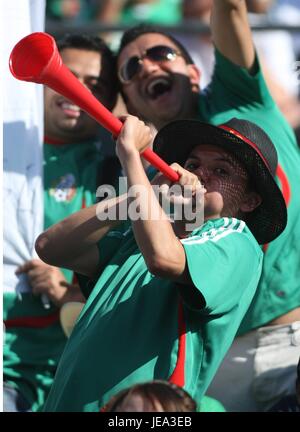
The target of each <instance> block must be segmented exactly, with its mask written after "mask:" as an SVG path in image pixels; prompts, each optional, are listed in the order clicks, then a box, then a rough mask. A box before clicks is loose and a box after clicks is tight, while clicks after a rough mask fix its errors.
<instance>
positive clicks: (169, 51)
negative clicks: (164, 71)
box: [119, 45, 182, 84]
mask: <svg viewBox="0 0 300 432" xmlns="http://www.w3.org/2000/svg"><path fill="white" fill-rule="evenodd" d="M181 55H182V54H181V53H180V52H179V51H178V50H176V49H174V48H171V47H168V46H165V45H156V46H154V47H152V48H149V49H147V50H146V51H145V52H144V53H143V54H142V55H141V56H140V57H138V56H133V57H130V58H129V59H128V60H127V61H126V62H125V63H124V64H123V65H122V66H121V68H120V70H119V79H120V81H121V82H122V83H123V84H124V83H128V82H130V81H131V80H132V79H133V78H134V76H135V75H136V74H137V73H139V72H140V70H141V69H142V64H143V59H144V58H148V59H150V60H152V61H154V62H164V61H174V60H175V59H176V58H177V57H178V56H181Z"/></svg>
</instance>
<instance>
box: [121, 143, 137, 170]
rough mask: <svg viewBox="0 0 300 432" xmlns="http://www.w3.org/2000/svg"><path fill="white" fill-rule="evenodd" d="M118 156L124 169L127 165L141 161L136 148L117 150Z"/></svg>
mask: <svg viewBox="0 0 300 432" xmlns="http://www.w3.org/2000/svg"><path fill="white" fill-rule="evenodd" d="M118 157H119V160H120V162H121V164H122V167H123V168H124V170H126V168H127V167H128V166H129V165H135V164H138V163H141V156H140V153H139V151H138V150H137V149H136V148H130V149H122V151H118Z"/></svg>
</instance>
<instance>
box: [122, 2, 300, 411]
mask: <svg viewBox="0 0 300 432" xmlns="http://www.w3.org/2000/svg"><path fill="white" fill-rule="evenodd" d="M211 32H212V38H213V42H214V45H215V68H214V73H213V77H212V81H211V83H210V84H209V85H208V86H207V87H206V88H205V89H200V92H199V77H200V74H201V71H199V70H198V69H197V67H196V66H195V65H194V64H193V60H192V59H191V58H190V56H189V54H188V53H187V52H186V50H185V49H184V48H183V47H182V45H180V44H179V43H178V42H177V41H176V39H174V38H173V37H172V36H169V35H167V34H166V33H163V32H161V31H158V30H156V29H155V28H149V27H144V28H143V27H139V28H134V29H132V30H129V31H128V32H126V33H125V34H124V36H123V39H122V41H121V46H120V49H119V54H118V60H117V63H118V64H117V67H118V76H119V78H120V81H121V85H122V93H123V95H124V99H125V101H126V104H127V108H128V111H129V112H130V113H132V114H135V115H137V116H139V117H140V118H142V119H144V120H146V121H148V122H152V123H153V124H154V125H155V126H156V128H157V129H158V130H159V129H160V128H161V127H162V126H163V125H165V124H166V123H167V122H169V121H171V120H175V119H180V118H198V119H199V120H202V121H207V122H208V123H211V124H214V125H216V124H220V123H223V122H226V121H228V120H229V119H230V118H232V117H236V118H240V119H246V120H250V121H253V122H254V123H256V124H257V125H259V126H260V127H261V128H263V130H264V131H265V132H266V133H267V134H268V135H269V136H270V138H271V139H272V141H273V143H274V145H275V147H276V150H277V152H278V160H279V163H278V167H277V172H276V175H277V181H278V183H279V185H280V187H281V190H282V192H283V195H284V197H285V201H286V204H287V206H288V224H287V227H286V229H285V231H284V233H283V234H282V235H281V236H280V237H279V238H278V239H276V241H274V242H272V243H270V244H267V245H264V246H263V251H264V262H263V270H262V277H261V279H260V282H259V287H258V290H257V292H256V295H255V299H254V301H253V302H252V304H251V306H250V308H249V310H248V312H247V314H246V316H245V319H244V320H243V322H242V324H241V327H240V329H239V337H237V338H236V339H235V341H234V345H233V347H232V350H230V351H229V352H228V355H227V356H226V359H227V360H228V361H227V362H226V363H223V365H224V366H225V369H224V370H222V369H220V376H219V375H217V376H216V379H215V384H216V385H215V386H214V388H212V389H211V392H209V395H211V396H213V397H216V398H218V399H219V400H221V401H222V403H223V404H224V405H225V408H226V409H227V410H242V411H245V410H246V411H247V410H250V411H256V410H261V409H265V408H266V409H267V408H268V406H270V405H272V404H274V403H275V402H276V401H277V400H279V399H281V398H282V397H283V396H284V395H287V394H290V393H291V392H293V391H294V382H295V379H296V376H295V370H296V365H297V361H298V357H299V340H300V290H299V280H300V265H299V253H300V251H299V241H298V238H300V224H299V223H298V215H299V212H300V201H299V196H300V171H299V166H300V155H299V147H298V145H297V141H296V138H295V135H294V133H293V131H292V129H291V128H290V126H289V125H288V124H287V122H286V121H285V119H284V118H283V116H282V114H281V112H280V111H279V109H278V107H277V106H276V104H275V103H274V101H273V99H272V97H271V96H270V93H269V91H268V88H267V86H266V83H265V80H264V77H263V75H262V72H261V67H260V64H259V60H258V58H257V55H256V52H255V48H254V46H253V41H252V36H251V31H250V28H249V23H248V18H247V10H246V6H245V2H244V1H243V0H214V1H213V10H212V17H211ZM274 55H278V53H274ZM266 352H268V356H266V355H265V354H266ZM221 375H222V376H221Z"/></svg>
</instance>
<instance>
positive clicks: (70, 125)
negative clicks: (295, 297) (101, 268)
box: [3, 35, 117, 411]
mask: <svg viewBox="0 0 300 432" xmlns="http://www.w3.org/2000/svg"><path fill="white" fill-rule="evenodd" d="M58 49H59V51H60V54H61V57H62V60H63V62H64V64H65V65H66V66H67V67H68V68H69V69H70V70H71V71H72V72H73V73H74V74H75V76H76V77H77V78H78V79H79V81H80V82H81V83H82V84H83V85H84V86H86V87H87V88H88V89H89V90H90V91H91V92H93V94H94V95H95V96H96V97H97V98H98V99H99V100H100V101H101V102H102V103H103V104H104V105H106V106H107V108H109V109H112V108H113V106H114V104H115V102H116V88H117V86H116V79H114V76H115V73H114V60H113V56H112V53H111V52H110V50H109V49H108V48H107V46H106V45H105V44H104V42H103V41H102V40H101V39H100V38H98V37H90V36H85V35H68V36H66V37H64V38H63V39H61V40H60V41H58ZM44 105H45V144H44V226H45V228H48V227H49V226H51V225H52V224H53V223H55V222H58V221H59V220H61V219H63V218H65V217H66V216H68V215H70V214H72V213H74V212H75V211H78V210H79V209H81V208H83V207H85V206H89V205H91V204H93V203H95V202H96V190H97V187H98V186H99V185H100V184H102V183H103V182H104V183H110V182H111V181H113V178H112V177H110V175H108V174H113V170H114V168H115V167H117V165H116V163H115V160H116V158H114V159H111V158H110V159H105V158H104V154H105V152H106V153H107V146H112V145H113V144H114V143H113V141H112V140H111V138H110V136H109V135H108V134H106V131H104V130H103V129H102V128H101V127H100V126H99V125H98V124H97V122H96V121H95V120H93V119H91V118H90V117H89V116H88V115H87V114H86V113H84V112H83V111H82V110H80V108H79V107H78V106H76V105H74V104H73V103H72V102H70V101H68V100H67V99H66V98H64V97H63V96H61V95H59V94H58V93H56V92H54V91H53V90H51V89H50V88H45V102H44ZM99 134H100V135H99ZM115 175H116V176H117V174H115ZM18 274H19V275H20V276H22V277H24V276H23V275H26V276H27V277H28V280H29V283H30V286H31V291H30V292H26V293H23V294H22V296H18V295H17V294H16V293H7V294H5V295H4V323H5V326H6V333H5V344H4V363H3V368H4V381H5V385H6V388H8V391H9V394H10V393H12V392H14V391H17V392H19V393H20V394H21V395H22V397H23V398H25V400H26V401H27V402H28V407H29V408H30V409H31V410H33V411H37V410H41V408H42V406H43V403H44V401H45V398H46V396H47V394H48V392H49V389H50V386H51V384H52V381H53V377H54V374H55V370H56V367H57V363H58V360H59V357H60V355H61V353H62V350H63V347H64V345H65V342H66V337H65V335H64V333H63V331H62V328H61V325H60V322H59V309H60V307H61V306H62V305H63V304H64V303H66V302H68V301H71V300H73V301H74V300H81V301H84V298H83V296H82V294H81V292H80V289H79V285H78V283H76V281H75V280H73V273H72V272H71V271H69V270H67V269H59V268H57V267H53V266H49V265H46V264H45V263H44V262H42V261H41V260H39V259H33V260H31V261H27V262H25V263H24V265H22V266H21V267H20V268H19V269H18ZM41 295H42V297H41ZM45 295H46V297H45ZM42 299H44V303H43V302H42ZM16 410H18V408H17V407H16Z"/></svg>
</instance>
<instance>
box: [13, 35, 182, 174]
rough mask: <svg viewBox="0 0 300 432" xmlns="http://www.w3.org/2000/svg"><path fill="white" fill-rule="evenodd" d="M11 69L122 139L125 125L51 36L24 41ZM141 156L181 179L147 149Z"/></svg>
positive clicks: (164, 171)
mask: <svg viewBox="0 0 300 432" xmlns="http://www.w3.org/2000/svg"><path fill="white" fill-rule="evenodd" d="M9 68H10V71H11V73H12V74H13V76H14V77H15V78H17V79H19V80H21V81H30V82H34V83H38V84H45V85H47V86H48V87H50V88H52V89H53V90H55V91H56V92H58V93H60V94H61V95H63V96H64V97H66V98H67V99H69V100H71V101H72V102H74V103H75V104H76V105H77V106H79V107H80V108H81V109H82V110H83V111H85V112H87V113H88V114H89V115H90V116H91V117H93V118H94V119H95V120H96V121H97V122H98V123H100V124H101V125H102V126H103V127H104V128H105V129H107V130H109V131H110V132H111V133H112V134H113V136H114V137H117V136H118V135H119V133H120V131H121V129H122V126H123V123H122V122H121V121H120V120H119V119H118V118H117V117H115V116H114V115H113V114H112V113H111V112H110V111H109V110H108V109H107V108H105V107H104V106H103V105H102V104H101V102H99V101H98V99H96V98H95V96H93V94H92V93H91V92H90V91H89V90H88V89H86V88H85V86H84V85H83V84H81V82H80V81H79V80H78V79H77V78H76V77H75V75H73V74H72V72H71V71H70V70H69V69H68V68H67V67H66V66H65V65H64V64H63V62H62V58H61V56H60V54H59V51H58V49H57V46H56V43H55V40H54V38H53V37H52V36H50V35H49V34H47V33H43V32H37V33H32V34H30V35H28V36H26V37H25V38H23V39H21V40H20V41H19V42H18V43H17V44H16V45H15V47H14V48H13V50H12V52H11V54H10V59H9ZM141 155H142V156H143V158H145V159H146V160H147V161H148V162H149V163H150V164H151V165H153V166H154V167H155V168H157V169H158V170H159V171H161V172H162V173H163V174H164V175H165V176H166V177H167V178H168V179H170V180H172V181H177V180H178V179H179V175H178V174H177V173H176V172H175V171H174V170H173V169H172V168H171V167H170V166H169V165H168V164H166V163H165V162H164V161H163V160H162V159H161V158H160V157H159V156H158V155H157V154H156V153H154V152H153V151H152V150H151V149H149V148H147V149H146V150H144V151H143V152H142V153H141Z"/></svg>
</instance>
